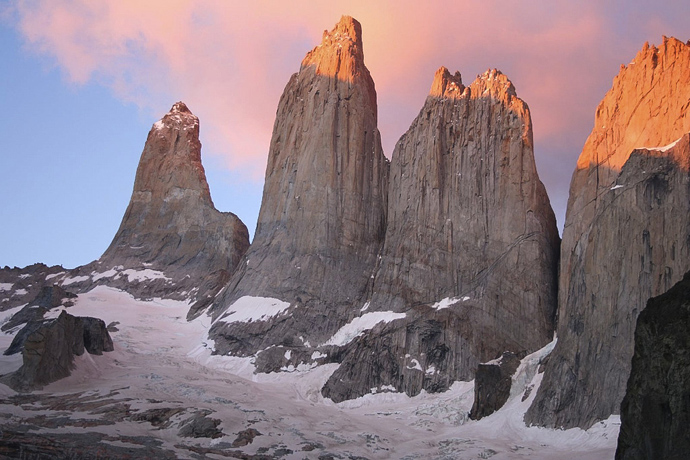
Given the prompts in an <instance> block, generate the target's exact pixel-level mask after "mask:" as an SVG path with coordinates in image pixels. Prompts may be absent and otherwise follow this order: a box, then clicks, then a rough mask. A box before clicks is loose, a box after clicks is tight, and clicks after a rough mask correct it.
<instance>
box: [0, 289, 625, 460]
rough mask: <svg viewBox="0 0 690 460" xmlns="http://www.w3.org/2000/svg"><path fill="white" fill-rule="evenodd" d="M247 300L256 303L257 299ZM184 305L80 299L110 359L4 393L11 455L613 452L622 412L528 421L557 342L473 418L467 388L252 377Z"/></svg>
mask: <svg viewBox="0 0 690 460" xmlns="http://www.w3.org/2000/svg"><path fill="white" fill-rule="evenodd" d="M243 302H245V303H247V305H244V306H243V307H244V308H247V309H251V307H252V305H251V302H252V299H244V300H243ZM254 302H255V303H256V307H261V308H262V309H263V310H262V311H265V310H266V307H267V306H270V305H268V304H269V302H268V301H267V299H254ZM276 306H277V304H276ZM281 306H282V305H281ZM58 308H60V309H65V307H58ZM188 308H189V305H188V303H187V302H183V301H173V300H166V299H154V300H151V301H141V300H135V299H134V298H132V297H131V296H130V295H129V294H127V293H125V292H122V291H119V290H116V289H113V288H108V287H104V286H99V287H96V288H95V289H93V290H92V291H90V292H87V293H84V294H80V295H79V297H78V298H77V299H76V302H75V304H74V305H73V306H71V307H68V308H67V311H68V312H69V313H71V314H73V315H83V316H95V317H99V318H101V319H103V320H104V321H105V322H106V324H109V325H111V328H110V329H111V336H112V338H113V342H114V347H115V351H113V352H111V353H106V354H104V355H103V356H91V355H89V354H84V355H83V356H80V357H78V359H77V362H76V369H75V370H74V371H73V372H72V375H70V376H69V377H67V378H65V379H63V380H60V381H58V382H55V383H53V384H51V385H49V386H47V387H46V388H44V390H43V391H39V392H34V393H31V394H20V393H16V392H14V391H13V390H11V389H9V388H8V387H5V386H3V385H0V404H2V409H1V410H0V413H2V414H3V415H2V416H1V417H2V425H3V431H2V433H1V434H0V445H4V446H6V447H2V448H0V453H3V454H6V455H12V454H18V453H17V452H12V451H11V450H7V449H11V448H12V445H18V444H12V442H15V443H20V442H21V441H22V440H23V441H24V445H23V447H22V449H24V451H23V452H25V453H26V454H35V453H43V454H46V453H47V454H53V455H55V454H56V452H58V453H60V454H62V455H64V454H69V453H70V452H71V453H72V454H76V453H80V452H81V453H83V452H84V449H87V450H89V451H90V452H92V453H94V452H101V453H102V454H101V455H104V456H106V457H110V458H124V457H125V456H127V455H130V456H132V455H140V456H148V457H151V456H155V457H158V458H199V456H204V455H206V456H209V455H211V456H219V457H218V458H221V457H233V458H252V457H250V456H254V457H253V458H286V459H303V458H319V457H322V456H332V457H333V458H350V457H359V458H407V459H413V458H420V459H421V458H425V459H426V458H489V457H491V458H495V459H513V458H514V459H520V458H530V459H547V458H581V459H592V460H594V459H604V458H612V456H613V452H614V450H615V443H616V438H617V435H618V428H619V422H618V421H617V419H616V418H614V417H612V418H611V419H609V420H607V421H605V422H601V423H599V424H597V425H595V426H594V427H592V428H591V429H590V430H588V431H583V430H580V429H571V430H565V431H559V430H549V429H544V428H536V427H529V428H528V427H526V426H525V424H524V423H523V421H522V417H523V414H524V412H525V411H526V409H527V407H529V405H530V404H531V402H532V399H533V398H534V395H535V393H536V389H537V387H538V385H539V383H540V382H541V378H542V374H539V373H538V370H539V366H540V362H541V361H542V359H543V357H544V356H545V355H547V354H548V353H549V352H550V351H551V349H552V348H553V345H554V343H551V344H549V346H547V347H545V348H544V349H542V350H540V351H538V352H536V353H534V354H532V355H529V356H527V357H526V358H524V359H523V360H522V363H521V365H520V367H519V368H518V371H517V372H516V374H515V376H514V377H513V390H512V391H511V397H510V399H509V400H508V402H507V403H506V405H505V406H504V407H503V408H502V409H501V410H499V411H498V412H496V413H494V414H492V415H490V416H488V417H485V418H483V419H482V420H480V421H478V422H474V421H470V420H468V417H467V415H468V413H469V411H470V408H471V406H472V401H473V382H458V383H456V384H454V385H453V386H452V387H451V389H450V390H449V391H447V392H445V393H437V394H429V393H426V392H422V393H421V394H420V395H418V396H416V397H414V398H410V397H408V396H406V395H404V394H401V393H394V392H379V393H372V394H369V395H366V396H364V397H361V398H358V399H355V400H351V401H346V402H343V403H340V404H334V403H333V402H332V401H330V400H329V399H324V398H323V396H322V395H321V392H320V388H321V387H322V386H323V384H324V383H325V382H326V381H327V380H328V378H329V377H330V376H331V374H332V373H333V372H334V371H335V370H336V369H337V367H338V364H326V365H322V366H317V367H315V368H310V369H308V370H305V371H300V370H298V369H293V372H289V373H288V372H281V373H271V374H254V366H253V363H252V358H236V357H227V356H218V355H213V354H212V350H213V342H212V341H210V340H208V337H207V331H208V329H209V327H210V324H211V320H210V318H209V317H207V316H203V315H202V316H201V317H199V318H197V319H195V320H193V321H190V322H188V321H187V320H186V313H187V310H188ZM285 308H287V307H285ZM238 311H239V309H238ZM8 313H9V312H8ZM51 313H52V314H54V313H56V312H51ZM364 316H366V315H364ZM371 319H372V321H370V322H374V320H376V322H378V321H380V320H385V319H382V318H379V317H376V318H371ZM386 319H389V318H386ZM246 320H247V321H251V320H252V319H249V318H247V319H246ZM370 322H369V321H368V323H370ZM355 330H356V331H355ZM349 332H351V333H352V334H355V333H366V328H359V327H354V326H353V328H352V331H349ZM346 335H347V336H350V335H351V334H350V333H348V334H346ZM344 336H345V335H343V337H344ZM11 340H12V334H11V333H9V334H8V333H2V334H0V347H3V349H4V348H6V347H7V346H8V345H9V343H10V342H11ZM343 340H345V339H343ZM20 365H21V360H20V359H18V355H13V356H2V357H0V373H1V374H6V373H8V372H12V371H14V370H16V369H17V368H18V367H19V366H20ZM27 445H29V446H33V447H29V448H27V447H26V446H27ZM2 449H5V451H3V450H2ZM26 449H29V450H26ZM31 449H33V450H31Z"/></svg>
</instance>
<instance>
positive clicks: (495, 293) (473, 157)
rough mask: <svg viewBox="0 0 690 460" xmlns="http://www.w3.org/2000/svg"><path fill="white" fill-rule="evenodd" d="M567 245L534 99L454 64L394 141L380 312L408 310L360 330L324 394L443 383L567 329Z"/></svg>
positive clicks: (375, 292)
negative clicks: (559, 323)
mask: <svg viewBox="0 0 690 460" xmlns="http://www.w3.org/2000/svg"><path fill="white" fill-rule="evenodd" d="M558 248H559V237H558V232H557V229H556V221H555V217H554V214H553V211H552V209H551V206H550V204H549V200H548V197H547V195H546V191H545V189H544V186H543V185H542V183H541V181H540V180H539V177H538V174H537V171H536V167H535V163H534V155H533V142H532V123H531V119H530V114H529V109H528V107H527V105H526V104H525V103H524V102H523V101H522V100H520V99H519V98H518V97H517V95H516V92H515V88H514V86H513V85H512V83H511V82H510V80H509V79H508V78H507V77H506V76H505V75H503V74H502V73H501V72H499V71H497V70H490V71H487V72H486V73H484V74H483V75H480V76H479V77H478V78H477V79H476V80H475V81H474V82H472V84H471V85H469V86H467V87H465V86H464V85H463V84H462V80H461V78H460V74H459V73H455V74H454V75H452V74H451V73H450V72H449V71H448V70H447V69H446V68H443V67H442V68H440V69H439V70H438V71H437V72H436V75H435V77H434V81H433V84H432V87H431V92H430V94H429V96H428V97H427V99H426V102H425V104H424V106H423V107H422V110H421V111H420V113H419V115H418V116H417V118H416V119H415V120H414V121H413V122H412V125H411V126H410V128H409V130H408V131H407V132H406V133H405V134H404V135H403V136H402V138H401V139H400V140H399V141H398V143H397V145H396V148H395V151H394V152H393V157H392V160H391V172H390V188H389V193H388V223H387V228H386V235H385V244H384V247H383V251H382V255H381V260H380V263H379V268H378V270H377V272H376V275H375V279H374V286H373V289H372V294H371V297H370V302H369V306H368V310H367V311H372V312H374V311H381V312H384V311H392V312H396V313H404V314H405V315H406V316H405V319H400V320H398V321H394V322H391V323H389V324H387V325H386V326H385V327H384V328H383V329H382V330H373V331H372V332H371V333H370V334H369V335H368V336H367V337H366V339H363V340H361V341H359V342H358V343H357V345H356V347H357V349H356V351H353V352H352V353H350V354H348V355H347V357H346V358H345V359H344V361H343V363H342V364H341V366H340V367H339V368H338V369H337V370H336V371H335V373H334V374H333V375H332V377H331V378H330V379H329V381H328V383H327V384H326V387H325V388H324V395H326V396H328V397H331V398H332V399H334V400H342V399H348V398H352V397H358V396H362V395H363V394H366V393H368V392H369V391H370V389H371V388H379V387H381V388H383V387H389V386H393V387H395V388H396V390H397V391H405V392H407V393H408V394H411V395H415V394H417V393H419V391H421V390H422V389H425V390H427V391H440V390H444V389H446V388H448V387H449V386H450V384H451V383H452V382H453V381H455V380H471V379H472V378H474V372H475V370H476V369H477V365H478V364H479V363H481V362H486V361H489V360H492V359H494V358H496V357H497V356H500V355H501V354H502V353H503V352H504V351H511V352H513V353H523V352H531V351H534V350H537V349H539V348H540V347H542V346H543V345H545V344H546V343H548V342H549V341H550V340H551V339H552V334H553V328H554V323H553V321H554V314H555V308H556V276H557V275H556V270H557V256H558ZM372 314H373V313H372ZM388 360H390V361H391V363H387V362H385V361H388ZM362 369H365V370H362Z"/></svg>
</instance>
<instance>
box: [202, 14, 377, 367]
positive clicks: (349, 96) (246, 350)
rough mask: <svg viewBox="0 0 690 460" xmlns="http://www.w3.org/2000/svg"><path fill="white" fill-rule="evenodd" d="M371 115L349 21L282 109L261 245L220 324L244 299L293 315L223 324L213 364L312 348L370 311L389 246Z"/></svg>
mask: <svg viewBox="0 0 690 460" xmlns="http://www.w3.org/2000/svg"><path fill="white" fill-rule="evenodd" d="M376 110H377V108H376V91H375V89H374V82H373V80H372V78H371V76H370V75H369V71H368V70H367V68H366V67H365V65H364V53H363V50H362V38H361V26H360V24H359V23H358V22H357V21H355V20H354V19H352V18H350V17H343V18H342V19H341V20H340V22H339V23H338V24H337V25H336V26H335V28H334V29H333V30H332V31H330V32H324V35H323V41H322V43H321V45H319V46H317V47H316V48H314V49H313V50H312V51H311V52H309V53H308V54H307V56H306V57H305V58H304V60H303V61H302V65H301V67H300V70H299V72H298V73H296V74H294V75H293V76H292V77H291V78H290V81H289V82H288V84H287V86H286V87H285V90H284V92H283V95H282V96H281V98H280V102H279V105H278V111H277V115H276V122H275V125H274V129H273V137H272V139H271V145H270V150H269V157H268V165H267V169H266V182H265V185H264V193H263V200H262V203H261V210H260V213H259V220H258V224H257V228H256V233H255V237H254V241H253V242H252V245H251V247H250V248H249V250H248V252H247V254H246V258H245V260H244V261H243V263H242V264H241V265H240V267H239V268H238V271H237V273H236V275H235V276H234V278H233V279H232V281H231V282H230V283H229V284H228V286H227V287H226V288H225V290H224V291H223V292H222V294H221V295H220V296H219V298H218V299H217V300H216V302H215V304H214V307H213V314H214V317H218V316H220V315H222V314H223V313H225V312H226V311H233V307H232V305H233V303H234V302H235V301H236V300H238V299H240V298H241V297H243V296H259V297H266V298H275V299H279V300H280V301H284V302H287V303H289V304H290V306H291V308H290V309H289V312H288V313H287V314H285V315H282V316H280V317H273V318H270V319H268V320H265V321H252V322H224V321H218V322H216V323H215V325H214V326H213V328H212V330H211V333H210V336H211V337H212V338H213V339H214V340H215V343H216V347H217V348H216V351H217V352H218V353H221V354H226V353H232V354H239V355H252V354H254V353H255V352H257V351H259V350H263V349H266V348H268V347H270V346H273V345H278V344H282V345H285V346H288V347H293V346H296V345H300V346H301V345H302V344H303V343H305V342H308V343H311V344H312V345H314V346H315V345H317V344H319V343H323V342H325V341H326V340H328V338H329V337H330V336H331V335H332V334H333V333H334V332H336V331H337V330H338V329H339V328H340V327H341V326H343V325H344V324H345V323H347V322H348V320H349V319H351V317H352V314H353V311H352V310H353V306H355V305H359V306H360V307H361V305H362V304H363V303H364V300H365V297H366V294H367V288H368V287H370V282H371V277H372V275H373V273H374V270H375V267H376V261H377V255H378V253H379V251H380V248H381V244H382V242H383V236H384V231H385V214H386V196H387V184H388V180H387V178H388V162H387V160H386V158H385V157H384V155H383V151H382V148H381V140H380V134H379V131H378V129H377V115H376ZM235 308H237V307H235Z"/></svg>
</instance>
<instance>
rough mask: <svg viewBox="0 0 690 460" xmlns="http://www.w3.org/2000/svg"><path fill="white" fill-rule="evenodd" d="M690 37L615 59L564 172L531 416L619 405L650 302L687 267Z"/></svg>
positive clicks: (557, 419)
mask: <svg viewBox="0 0 690 460" xmlns="http://www.w3.org/2000/svg"><path fill="white" fill-rule="evenodd" d="M689 107H690V45H688V44H685V43H682V42H680V41H678V40H676V39H673V38H670V39H669V38H664V40H663V43H662V44H661V46H659V47H658V48H657V47H650V46H649V45H647V44H645V46H644V48H643V49H642V50H641V51H640V52H639V53H638V54H637V56H636V57H635V59H634V60H633V61H632V62H631V63H630V64H629V65H628V66H627V67H626V66H622V67H621V71H620V73H619V75H618V76H617V77H616V78H615V79H614V82H613V87H612V88H611V90H610V91H609V92H608V93H607V94H606V96H605V97H604V99H603V101H602V102H601V104H600V105H599V107H598V108H597V111H596V117H595V127H594V129H593V130H592V133H591V134H590V136H589V138H588V139H587V142H586V143H585V146H584V148H583V151H582V154H581V155H580V158H579V160H578V163H577V169H576V171H575V173H574V174H573V178H572V182H571V187H570V197H569V200H568V209H567V214H566V222H565V228H564V231H563V242H562V246H561V268H560V283H559V313H558V331H557V336H558V343H557V345H556V348H555V350H554V352H553V354H552V355H551V357H550V359H549V361H548V364H547V366H546V371H545V376H544V380H543V382H542V385H541V387H540V389H539V392H538V394H537V397H536V399H535V401H534V403H533V405H532V407H531V408H530V410H529V412H528V413H527V415H526V418H525V420H526V421H527V423H528V424H539V425H545V426H548V427H566V428H570V427H575V426H579V427H582V428H587V427H589V426H591V425H592V424H593V423H594V422H596V421H598V420H602V419H606V418H607V417H608V416H609V415H611V414H616V413H619V407H620V403H621V400H622V399H623V395H624V392H625V383H626V382H627V380H628V375H629V373H630V366H631V364H630V363H631V358H632V356H633V334H634V328H635V322H636V320H637V316H638V314H639V312H640V311H641V310H642V309H643V308H644V306H645V303H646V302H647V299H649V298H650V297H652V296H656V295H659V294H661V293H662V292H665V291H666V290H668V289H669V288H670V287H671V286H672V285H673V284H674V283H676V282H678V281H679V280H680V279H681V277H682V276H683V274H684V273H685V272H686V271H688V270H689V269H690V262H689V261H690V258H689V256H690V243H689V240H688V235H690V220H688V218H687V216H688V211H690V206H689V205H688V203H690V178H689V177H688V171H689V170H690V169H689V166H690V145H689V144H688V141H689V136H688V133H690V112H689V110H688V108H689Z"/></svg>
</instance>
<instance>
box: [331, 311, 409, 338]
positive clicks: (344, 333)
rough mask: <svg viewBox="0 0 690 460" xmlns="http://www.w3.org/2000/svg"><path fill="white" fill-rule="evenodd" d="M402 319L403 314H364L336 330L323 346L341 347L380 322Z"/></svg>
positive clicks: (384, 312) (376, 312)
mask: <svg viewBox="0 0 690 460" xmlns="http://www.w3.org/2000/svg"><path fill="white" fill-rule="evenodd" d="M404 317H405V313H394V312H392V311H375V312H371V313H365V314H363V315H362V316H358V317H357V318H355V319H353V320H352V321H351V322H349V323H348V324H346V325H345V326H343V327H341V328H340V329H338V332H336V333H335V334H333V337H331V338H330V339H328V341H327V342H326V343H324V345H335V346H339V347H342V346H344V345H347V344H348V343H350V342H351V341H353V340H354V339H355V338H357V337H359V336H360V335H362V334H364V332H366V331H368V330H369V329H373V328H374V326H376V325H377V324H379V323H381V322H385V323H390V322H391V321H395V320H396V319H401V318H404Z"/></svg>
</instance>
